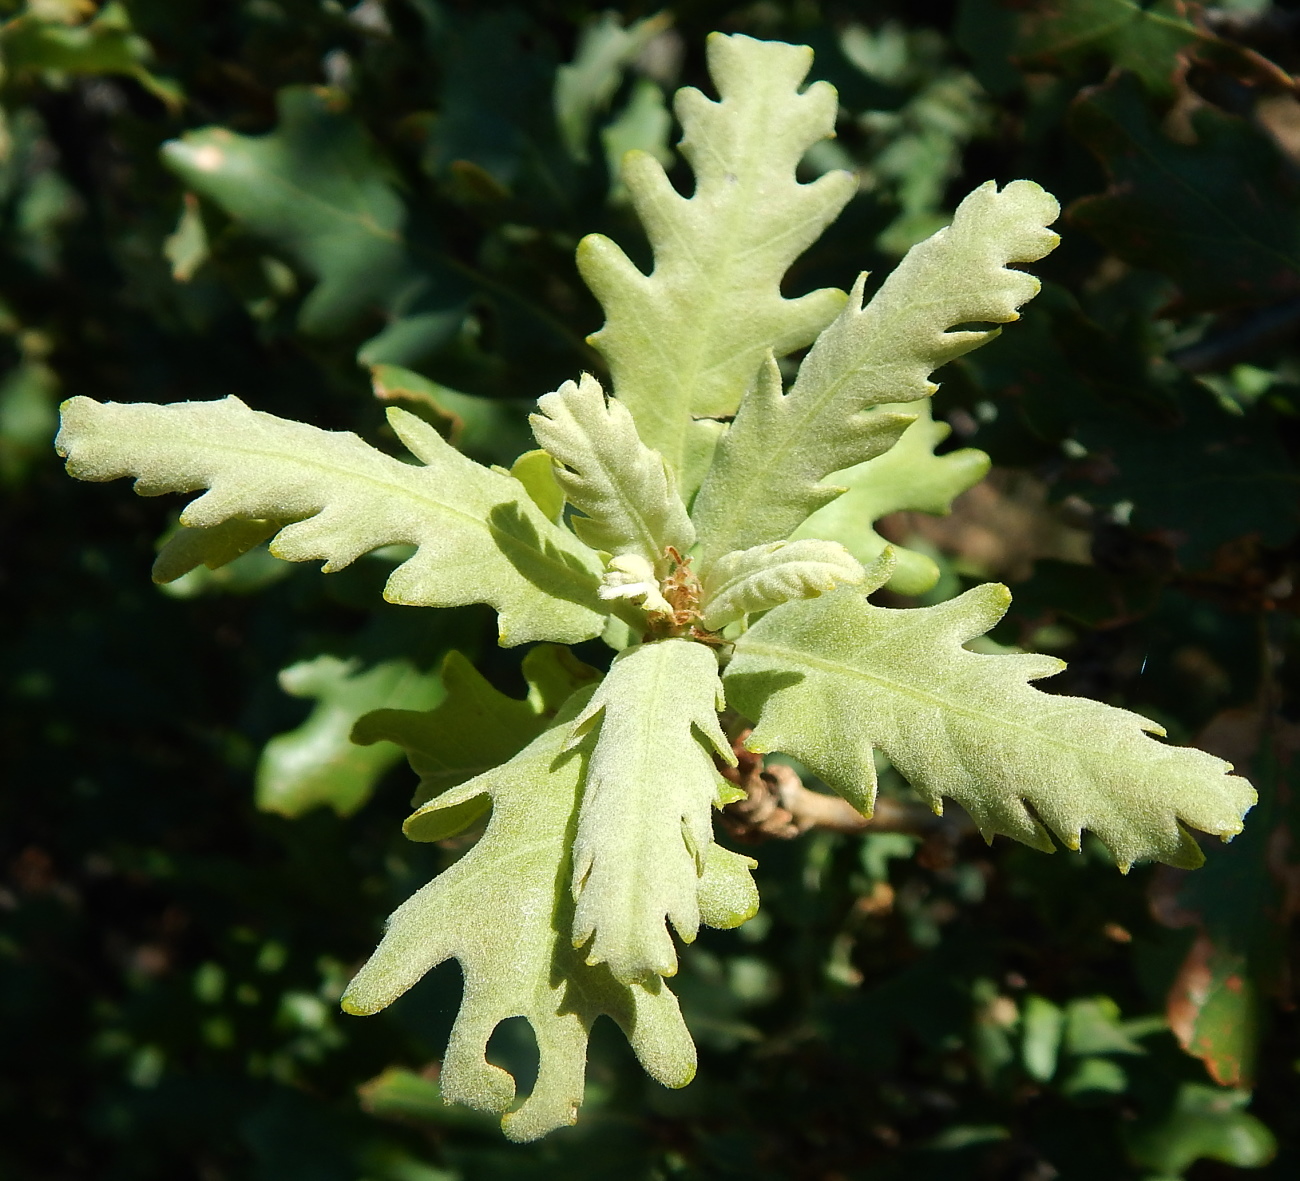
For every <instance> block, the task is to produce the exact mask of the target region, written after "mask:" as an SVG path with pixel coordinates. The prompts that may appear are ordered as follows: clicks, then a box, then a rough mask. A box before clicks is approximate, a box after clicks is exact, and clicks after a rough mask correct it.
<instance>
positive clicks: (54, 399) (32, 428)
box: [0, 334, 59, 485]
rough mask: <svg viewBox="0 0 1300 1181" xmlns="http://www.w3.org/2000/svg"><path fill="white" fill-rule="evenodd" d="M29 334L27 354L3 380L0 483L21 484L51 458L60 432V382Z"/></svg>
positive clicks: (0, 383)
mask: <svg viewBox="0 0 1300 1181" xmlns="http://www.w3.org/2000/svg"><path fill="white" fill-rule="evenodd" d="M38 339H39V337H38V336H33V335H31V334H28V336H27V340H28V347H27V348H25V349H24V350H23V351H24V352H25V353H26V354H27V355H26V357H24V359H23V360H21V361H19V363H18V364H17V365H16V366H14V368H12V369H11V370H9V372H8V373H6V374H4V376H3V377H0V483H3V484H7V485H14V484H19V483H21V482H22V481H23V480H24V479H25V478H26V476H27V473H28V472H29V470H30V469H31V468H32V467H33V466H34V465H35V464H36V463H38V462H39V461H40V460H42V459H44V458H45V457H46V456H47V455H48V454H49V448H50V440H51V439H53V437H54V433H55V432H56V431H57V430H58V423H59V412H58V401H59V378H58V375H57V374H56V373H55V371H54V370H53V369H52V368H50V366H49V365H48V364H47V363H46V362H45V361H44V360H43V359H42V355H41V354H42V352H43V351H44V350H43V349H42V348H41V347H40V345H39V344H37V343H36V341H37V340H38Z"/></svg>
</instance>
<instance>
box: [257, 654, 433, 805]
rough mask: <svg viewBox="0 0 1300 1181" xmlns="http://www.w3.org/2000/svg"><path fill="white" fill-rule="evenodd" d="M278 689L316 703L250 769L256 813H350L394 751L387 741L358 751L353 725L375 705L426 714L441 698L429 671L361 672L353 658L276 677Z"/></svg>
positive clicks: (375, 668)
mask: <svg viewBox="0 0 1300 1181" xmlns="http://www.w3.org/2000/svg"><path fill="white" fill-rule="evenodd" d="M280 688H282V689H283V690H284V691H285V692H286V693H290V694H292V695H293V696H295V697H306V698H310V699H312V700H314V701H315V703H316V704H315V707H314V708H313V709H312V711H311V713H310V714H309V715H308V717H307V719H306V721H304V722H303V723H302V725H301V726H298V727H297V728H296V729H293V730H290V731H287V732H286V733H283V734H277V735H276V736H275V737H274V738H272V739H271V741H270V742H268V743H267V744H266V746H265V747H264V748H263V749H262V757H261V758H260V759H259V760H258V764H257V779H256V797H255V798H256V800H257V806H258V807H259V808H260V809H261V810H262V811H263V812H278V813H279V814H280V815H282V816H301V815H302V814H303V813H304V812H306V811H308V810H309V809H311V808H315V807H321V806H325V807H330V808H333V809H334V811H335V812H337V813H338V814H339V815H340V816H350V815H352V813H353V812H355V811H356V810H357V809H358V808H360V807H361V805H362V804H364V803H365V802H366V800H368V799H369V798H370V794H371V792H372V791H373V790H374V787H375V784H376V783H377V782H378V781H379V778H380V776H382V775H383V774H384V772H385V771H387V770H388V769H389V768H390V767H391V766H393V764H394V763H396V762H398V761H399V760H400V759H401V752H400V751H399V750H398V749H397V748H396V747H394V746H392V745H390V744H389V743H382V744H379V745H375V746H371V747H360V746H357V745H356V744H355V743H353V742H352V741H351V739H350V738H349V733H350V732H351V730H352V724H353V723H354V722H355V721H356V720H357V718H358V717H360V716H361V715H362V714H364V713H366V712H367V711H370V710H376V709H381V708H385V707H387V708H393V709H409V710H416V709H428V708H429V707H430V706H432V705H433V704H434V703H435V702H436V701H437V700H438V699H439V698H440V697H441V696H442V693H443V689H442V683H441V681H440V680H439V678H438V676H437V675H436V674H434V673H427V672H422V671H421V670H420V669H418V668H416V667H415V666H414V665H413V664H412V663H411V662H410V661H409V660H384V661H380V662H379V663H377V664H374V665H372V666H371V667H370V668H362V667H361V662H360V661H359V660H340V659H339V658H338V657H337V656H331V655H323V656H317V657H316V658H315V659H313V660H303V661H299V662H298V663H297V664H292V665H290V666H289V667H288V668H286V669H285V670H284V671H283V672H281V673H280Z"/></svg>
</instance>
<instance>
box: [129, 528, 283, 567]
mask: <svg viewBox="0 0 1300 1181" xmlns="http://www.w3.org/2000/svg"><path fill="white" fill-rule="evenodd" d="M287 524H289V522H288V521H268V520H259V519H249V518H244V517H231V518H230V520H228V521H222V522H221V523H220V524H219V525H209V526H207V527H205V528H197V529H196V528H187V527H186V526H184V525H180V526H178V527H177V528H176V530H175V531H174V532H173V533H172V534H171V536H170V537H168V538H167V540H166V541H164V542H163V545H162V549H160V550H159V551H158V556H157V557H156V558H155V559H154V563H153V570H152V571H151V574H152V576H153V580H154V582H162V583H166V582H175V581H176V580H177V579H178V578H183V577H184V576H185V575H186V574H188V573H189V572H190V571H191V570H197V569H198V568H199V567H200V566H204V567H206V568H207V569H208V570H219V569H220V568H221V567H222V566H225V565H228V564H229V563H230V562H233V561H234V560H235V559H236V558H238V557H240V556H241V555H242V554H246V553H248V551H249V550H251V549H256V548H257V547H258V546H259V545H261V544H262V542H264V541H269V540H270V539H271V538H272V537H274V536H275V535H276V534H277V533H279V532H280V530H281V529H283V528H284V527H285V525H287Z"/></svg>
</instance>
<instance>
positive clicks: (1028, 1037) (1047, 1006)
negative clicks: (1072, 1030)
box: [1020, 994, 1065, 1083]
mask: <svg viewBox="0 0 1300 1181" xmlns="http://www.w3.org/2000/svg"><path fill="white" fill-rule="evenodd" d="M1064 1023H1065V1022H1064V1015H1063V1014H1062V1012H1061V1010H1060V1009H1059V1008H1058V1007H1057V1006H1056V1005H1054V1004H1052V1002H1051V1001H1049V1000H1047V998H1046V997H1041V996H1038V995H1036V994H1035V995H1031V996H1028V997H1026V998H1025V1003H1024V1007H1023V1011H1022V1013H1021V1030H1022V1033H1021V1041H1020V1057H1021V1061H1022V1062H1023V1063H1024V1065H1025V1070H1026V1071H1027V1072H1028V1074H1029V1076H1030V1077H1031V1078H1034V1079H1037V1080H1038V1081H1039V1082H1040V1083H1045V1082H1048V1081H1050V1080H1051V1078H1052V1076H1053V1075H1054V1074H1055V1073H1056V1062H1057V1057H1058V1055H1059V1054H1060V1049H1061V1031H1062V1028H1063V1026H1064Z"/></svg>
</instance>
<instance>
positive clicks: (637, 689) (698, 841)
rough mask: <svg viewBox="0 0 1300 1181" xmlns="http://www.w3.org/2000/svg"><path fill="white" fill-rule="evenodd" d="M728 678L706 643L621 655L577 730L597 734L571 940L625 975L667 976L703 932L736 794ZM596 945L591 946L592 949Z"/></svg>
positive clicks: (577, 846)
mask: <svg viewBox="0 0 1300 1181" xmlns="http://www.w3.org/2000/svg"><path fill="white" fill-rule="evenodd" d="M722 705H723V700H722V682H721V681H720V680H719V678H718V664H717V658H716V657H715V656H714V654H713V652H712V650H711V649H710V648H708V647H706V646H705V645H703V644H697V643H694V642H693V641H690V640H682V639H668V640H660V641H658V642H655V643H650V644H642V645H638V646H636V647H632V648H628V649H625V650H624V651H623V652H620V653H619V654H618V656H616V657H615V658H614V663H613V664H612V665H611V666H610V670H609V673H608V675H607V676H606V677H605V679H604V681H602V682H601V684H600V687H599V688H598V689H597V690H596V693H595V695H594V696H593V697H592V699H591V701H590V703H589V704H588V705H587V707H586V708H585V709H584V710H583V712H582V713H581V714H580V715H579V717H578V718H577V720H576V721H575V723H574V725H573V736H572V738H571V739H570V741H571V743H575V744H576V743H578V742H582V741H584V740H586V738H587V736H588V735H590V734H592V733H593V732H594V733H595V736H596V740H595V745H594V747H593V748H592V753H591V761H590V765H589V768H588V771H587V781H586V785H585V786H584V788H583V793H582V808H581V810H580V812H579V818H578V829H577V833H576V835H575V837H574V845H573V874H572V891H573V897H574V899H575V902H576V907H575V911H574V920H573V943H574V945H575V946H586V947H587V950H586V957H587V962H588V963H590V964H600V963H606V964H608V965H609V968H610V971H612V972H613V974H614V976H615V977H616V978H617V979H619V980H639V979H643V978H645V977H647V976H652V975H660V976H671V975H672V974H673V973H674V972H676V970H677V952H676V949H675V948H674V946H673V940H672V936H671V935H670V934H669V933H668V928H667V922H671V923H672V925H673V927H674V928H675V929H676V931H677V934H678V935H680V936H681V937H682V939H684V940H685V941H686V942H688V943H689V942H690V941H691V940H693V939H694V938H695V935H696V933H697V932H698V930H699V925H700V908H699V887H700V875H701V873H702V872H703V870H704V866H705V859H706V856H707V854H708V851H709V846H710V844H711V843H712V840H713V822H712V809H713V807H714V806H715V805H717V804H719V803H720V802H722V801H724V800H726V799H730V798H733V793H732V792H731V791H729V790H728V789H729V788H730V785H729V784H728V783H727V782H726V780H724V779H723V778H722V776H721V775H719V774H718V771H717V768H716V767H715V765H714V762H713V758H714V755H715V754H716V755H718V756H719V757H721V758H723V759H725V760H726V761H728V762H734V760H735V755H734V754H733V753H732V751H731V745H730V743H728V741H727V738H726V735H724V734H723V732H722V729H721V727H720V726H719V725H718V717H717V711H718V710H720V709H721V708H722ZM588 941H590V943H589V945H588Z"/></svg>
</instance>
